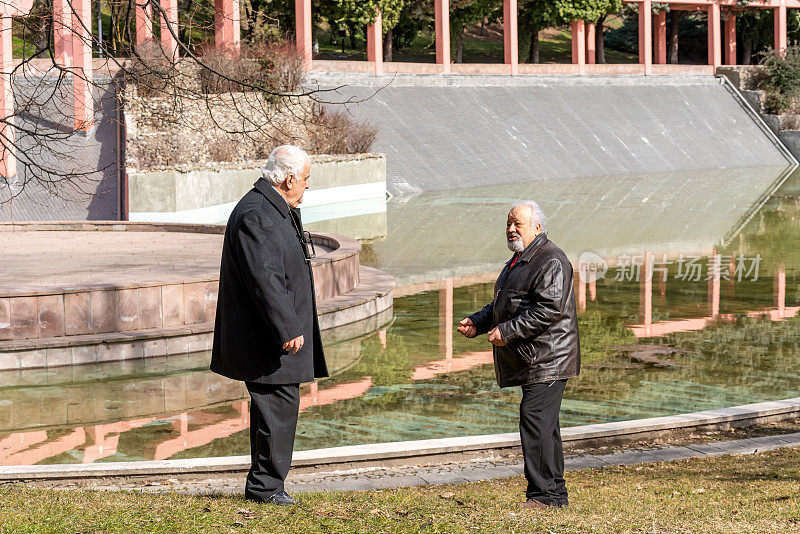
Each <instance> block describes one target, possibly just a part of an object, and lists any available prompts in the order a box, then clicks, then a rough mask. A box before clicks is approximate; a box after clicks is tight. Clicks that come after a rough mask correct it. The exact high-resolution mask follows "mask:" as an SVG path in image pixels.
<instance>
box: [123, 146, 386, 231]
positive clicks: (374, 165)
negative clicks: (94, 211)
mask: <svg viewBox="0 0 800 534" xmlns="http://www.w3.org/2000/svg"><path fill="white" fill-rule="evenodd" d="M312 162H313V163H312V167H311V182H310V185H311V188H310V189H309V190H308V191H307V192H306V194H305V197H304V200H303V204H302V205H301V210H300V211H301V213H302V217H303V223H304V225H305V226H306V227H307V228H308V229H309V230H314V231H319V232H332V231H333V230H337V231H339V232H341V233H343V234H344V235H348V236H350V237H354V238H365V239H368V238H376V237H381V236H384V235H386V157H385V156H384V155H382V154H361V155H354V156H314V157H312ZM264 163H265V162H264V161H252V162H248V163H247V164H246V165H235V164H219V165H214V166H211V167H207V168H191V167H177V168H174V169H165V170H155V171H136V172H131V173H130V174H129V175H128V202H129V213H128V218H129V220H131V221H148V222H181V223H195V224H224V223H225V222H226V221H227V220H228V216H229V215H230V212H231V210H232V209H233V208H234V206H235V205H236V203H237V202H238V201H239V199H240V198H241V197H242V196H243V195H244V194H245V193H246V192H247V191H249V190H250V189H251V188H252V187H253V183H254V182H255V181H256V180H258V178H259V177H260V176H261V166H262V165H264Z"/></svg>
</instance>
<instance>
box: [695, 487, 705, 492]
mask: <svg viewBox="0 0 800 534" xmlns="http://www.w3.org/2000/svg"><path fill="white" fill-rule="evenodd" d="M705 492H706V490H704V489H703V488H697V489H693V490H692V493H705Z"/></svg>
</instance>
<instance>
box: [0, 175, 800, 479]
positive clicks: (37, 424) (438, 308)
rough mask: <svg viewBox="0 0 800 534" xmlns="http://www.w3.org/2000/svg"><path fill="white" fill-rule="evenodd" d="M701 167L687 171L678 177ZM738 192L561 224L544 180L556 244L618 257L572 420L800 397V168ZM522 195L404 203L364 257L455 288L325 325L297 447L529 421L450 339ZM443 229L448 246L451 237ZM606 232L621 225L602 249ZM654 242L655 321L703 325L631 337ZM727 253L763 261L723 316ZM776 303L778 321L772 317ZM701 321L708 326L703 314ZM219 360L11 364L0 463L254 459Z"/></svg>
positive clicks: (473, 344)
mask: <svg viewBox="0 0 800 534" xmlns="http://www.w3.org/2000/svg"><path fill="white" fill-rule="evenodd" d="M737 172H739V173H740V174H737V175H736V176H733V177H731V178H730V180H727V182H726V183H728V184H729V185H730V184H734V185H735V184H736V183H737V182H736V180H738V179H739V178H738V177H739V176H740V175H742V176H746V173H744V174H742V173H743V171H741V170H738V171H737ZM759 173H761V174H759V176H767V177H768V176H772V179H773V180H775V179H777V178H778V176H779V174H780V173H779V172H778V171H777V170H773V174H772V175H769V173H766V171H764V170H759ZM693 176H694V179H696V180H699V179H701V178H702V176H700V175H693ZM691 178H692V177H691V176H690V177H689V178H687V177H686V176H681V177H680V180H682V182H681V183H683V182H685V181H686V180H690V179H691ZM766 182H768V180H766V181H765V183H766ZM534 187H538V188H542V187H545V186H544V185H542V184H533V185H531V188H534ZM547 187H553V185H552V184H548V185H547ZM664 189H665V190H669V188H668V187H664ZM731 189H733V186H731V187H730V188H724V189H721V190H720V192H719V196H721V197H725V196H726V195H727V197H726V198H727V201H726V202H722V201H720V200H719V199H717V200H716V201H715V202H717V203H718V205H719V206H727V208H726V210H727V211H725V212H724V213H717V212H715V211H714V210H713V209H711V208H708V209H707V210H706V211H703V210H702V209H699V208H698V207H697V204H696V203H697V199H692V200H691V202H690V203H695V204H693V205H692V207H691V209H689V208H687V202H689V201H683V200H681V199H676V198H672V197H670V198H668V199H665V198H658V197H655V198H654V197H653V195H650V196H649V197H648V202H650V203H651V205H656V206H657V207H658V208H657V209H656V210H655V211H652V210H650V211H648V210H644V211H643V210H642V209H641V204H642V202H641V199H634V200H631V199H630V198H628V197H625V195H623V197H625V198H628V201H627V202H628V204H626V203H625V202H621V201H620V199H619V198H616V199H614V201H613V205H605V206H604V205H603V203H602V202H601V201H598V200H597V199H595V198H593V197H591V196H590V195H585V197H586V201H585V202H586V203H587V204H586V205H581V206H574V209H575V210H577V211H579V212H580V213H577V214H575V215H573V223H574V224H565V223H564V219H565V218H566V216H564V217H562V218H561V222H558V220H557V218H556V215H557V214H558V213H559V212H560V210H559V209H556V208H555V207H554V205H552V204H553V202H555V201H554V200H552V199H549V200H548V197H547V192H546V191H545V190H539V191H538V192H537V194H538V198H540V199H542V198H544V200H543V201H542V205H543V206H545V209H546V212H548V213H550V214H551V215H550V217H551V230H550V236H551V238H552V239H553V240H554V242H556V244H559V245H562V246H563V248H564V249H565V251H566V252H567V254H568V255H569V256H570V258H571V259H577V257H578V256H579V255H580V253H581V252H583V251H586V250H591V251H594V252H596V253H598V254H600V255H601V256H602V257H603V258H605V259H607V260H608V263H609V264H610V265H611V267H610V269H609V271H608V273H607V274H606V276H605V277H604V278H602V279H600V280H598V281H597V283H596V291H595V299H594V300H592V298H591V294H590V289H589V288H588V287H587V288H586V302H585V309H584V310H583V311H581V313H580V316H579V329H580V334H581V345H582V354H583V369H582V372H581V376H580V377H579V378H576V379H573V380H570V381H569V383H568V386H567V389H566V393H565V399H564V403H563V409H562V414H561V422H562V425H563V426H571V425H581V424H587V423H595V422H604V421H615V420H623V419H634V418H641V417H651V416H659V415H668V414H676V413H684V412H692V411H699V410H705V409H711V408H720V407H726V406H733V405H739V404H746V403H750V402H759V401H765V400H774V399H782V398H790V397H797V396H800V373H798V372H797V369H798V368H800V344H799V342H798V340H800V336H799V335H798V334H800V318H799V316H798V315H796V312H797V308H796V307H797V306H800V278H798V272H799V271H798V268H799V267H800V196H799V195H798V193H800V178H797V177H791V178H789V180H788V181H786V182H785V183H784V184H783V185H782V187H781V188H780V189H779V190H778V192H777V193H776V194H774V195H769V196H768V197H763V195H761V194H755V193H751V194H749V196H748V195H743V196H735V195H737V194H739V193H737V192H736V191H732V190H731ZM761 189H762V190H766V189H768V187H766V186H763V187H762V188H761ZM559 191H561V190H560V189H559ZM762 192H763V191H762ZM529 193H531V192H530V191H524V192H522V193H520V196H521V195H523V194H525V195H526V196H528V194H529ZM513 194H514V191H509V190H502V191H500V193H499V194H498V196H497V197H496V198H493V197H491V196H488V195H489V194H488V192H485V191H484V192H483V193H481V194H480V195H478V194H477V192H476V191H457V192H448V193H437V194H436V195H435V196H428V197H425V196H422V197H420V198H418V199H412V200H406V201H404V204H394V205H390V209H389V214H388V215H389V218H388V220H389V233H390V236H389V238H388V240H387V242H384V243H375V244H373V245H371V246H370V247H368V248H367V250H366V253H365V257H367V258H369V259H370V261H371V263H372V264H374V265H378V266H380V267H382V268H384V269H386V270H389V271H390V272H391V271H392V270H393V268H392V265H393V262H396V264H397V265H398V267H397V268H396V272H395V274H396V275H397V276H398V279H399V281H400V285H401V286H407V285H408V284H411V283H415V282H419V281H421V280H423V279H426V277H427V279H428V280H430V281H434V282H436V283H440V284H442V289H434V290H429V291H422V292H416V293H414V294H410V295H409V296H405V297H400V298H396V299H395V304H394V310H393V313H392V314H391V315H390V316H387V317H385V318H383V320H382V321H381V322H383V323H385V324H383V325H378V326H377V328H376V327H374V326H373V327H369V328H366V331H364V329H361V331H360V330H359V328H358V327H354V328H351V329H349V330H347V331H340V332H338V333H329V334H328V335H327V340H326V347H327V352H328V356H329V360H330V361H331V362H332V365H331V367H332V368H333V369H334V370H335V374H334V376H332V377H331V378H329V379H326V380H323V381H320V383H319V391H318V392H317V393H316V404H315V403H314V401H313V399H312V393H311V391H310V387H309V386H308V385H305V386H303V388H302V390H301V393H302V394H303V395H304V403H305V404H304V405H303V412H302V413H301V416H300V422H299V426H298V433H297V441H296V449H298V450H299V449H312V448H322V447H330V446H339V445H351V444H359V443H370V442H385V441H397V440H415V439H427V438H436V437H447V436H461V435H473V434H490V433H499V432H513V431H515V430H516V429H517V424H518V411H517V410H518V403H519V398H520V393H519V388H509V389H504V390H501V389H499V388H498V387H497V385H496V383H495V379H494V369H493V366H492V365H491V364H490V363H486V362H488V361H489V360H487V357H486V354H485V353H486V351H488V350H490V346H489V344H488V342H487V341H486V338H485V336H484V337H482V338H479V339H474V340H468V339H464V338H462V337H461V336H459V335H458V334H457V333H454V334H453V336H452V338H451V341H450V342H449V343H448V340H447V336H446V334H447V332H448V323H450V322H451V321H452V323H451V324H450V328H452V331H453V332H454V331H455V324H456V323H457V322H458V321H459V320H460V319H461V318H462V317H464V316H465V315H467V314H469V313H472V312H473V311H475V310H476V309H478V308H480V307H481V306H483V305H484V304H485V303H486V302H487V301H488V299H490V298H491V292H492V284H491V283H485V282H484V283H475V282H474V280H475V279H474V278H469V277H470V276H472V275H479V274H482V273H486V272H487V271H488V270H489V268H492V270H496V269H499V267H500V265H501V264H502V262H503V261H504V260H505V259H506V258H507V256H508V253H507V251H505V250H504V246H505V245H504V242H503V230H504V227H503V224H504V217H502V218H500V220H496V219H497V217H498V215H497V214H498V213H502V212H503V211H504V210H505V209H507V206H508V202H507V201H508V200H509V198H510V197H511V196H512V195H513ZM530 196H533V195H532V194H531V195H530ZM481 197H482V200H480V201H479V200H476V199H479V198H481ZM764 200H766V203H765V204H763V201H764ZM548 203H550V204H551V205H550V209H549V210H548V209H547V204H548ZM762 204H763V205H762ZM590 205H591V206H594V207H593V208H592V209H599V210H601V211H602V214H603V217H602V218H596V223H595V225H594V226H592V227H591V228H589V227H587V226H583V228H585V229H586V232H583V233H582V232H581V231H580V230H581V228H582V227H581V226H580V225H578V223H577V222H575V221H577V219H575V217H579V216H580V217H582V218H584V219H585V218H587V217H589V215H590V214H587V210H588V209H589V208H588V207H587V206H590ZM447 206H449V207H447ZM465 206H466V207H465ZM481 206H485V208H482V207H481ZM598 206H599V208H598ZM633 207H635V209H636V213H635V214H634V213H633ZM707 207H708V206H707ZM501 208H502V209H501ZM734 208H735V209H734ZM448 210H450V211H448ZM408 212H411V213H413V214H415V215H414V217H415V220H423V215H420V214H422V213H426V214H427V215H426V216H425V217H427V219H425V220H423V222H424V224H423V223H420V224H423V227H425V226H426V225H427V230H425V228H423V229H422V230H420V229H417V230H416V231H415V232H416V233H415V237H416V239H417V241H418V243H419V246H418V247H417V248H416V249H407V251H406V253H405V254H402V257H401V258H399V259H397V258H398V256H397V254H398V251H397V249H398V247H397V246H391V245H392V239H393V238H392V233H393V231H394V233H395V234H407V233H408V231H409V229H408V224H407V219H405V218H404V217H407V216H408ZM561 213H566V212H563V211H562V212H561ZM598 213H599V212H598ZM670 214H672V215H671V216H670ZM612 215H615V216H613V217H612ZM648 217H652V218H654V219H656V220H660V221H669V222H670V225H669V226H668V227H662V228H661V233H660V234H659V228H658V227H657V226H655V227H653V228H650V229H649V230H647V231H645V230H644V229H643V226H645V225H646V224H647V220H649V219H647V218H648ZM720 218H722V219H724V221H723V222H722V223H721V222H720V221H719V220H717V219H720ZM589 219H591V217H589ZM476 220H477V221H478V223H480V224H477V226H474V229H473V230H472V231H471V232H470V233H469V234H465V233H464V232H459V229H460V228H465V227H470V228H473V227H472V226H470V225H473V224H474V223H475V221H476ZM581 220H583V219H581ZM425 221H427V222H425ZM447 221H449V224H448V223H447ZM704 221H707V223H705V222H704ZM723 223H724V224H723ZM581 224H584V225H586V224H589V223H581ZM603 224H606V225H609V226H608V228H607V229H606V230H605V231H604V230H603V228H602V227H600V228H597V227H595V226H602V225H603ZM395 225H396V226H395ZM393 228H394V230H393ZM425 231H427V232H435V233H436V237H435V238H432V239H429V240H426V235H428V234H426V233H425ZM586 233H592V234H596V235H597V236H598V237H597V238H596V239H597V240H598V241H597V243H596V244H595V245H594V246H591V247H589V246H587V237H586V235H585V234H586ZM442 234H444V235H445V236H446V235H450V236H451V239H450V240H446V239H444V240H442V239H440V238H441V235H442ZM603 235H608V236H609V240H608V241H607V242H605V243H604V242H603V241H602V236H603ZM659 235H661V236H662V238H663V239H662V240H661V241H659V240H658V236H659ZM626 236H627V237H626ZM412 237H413V236H412ZM412 237H406V239H412ZM453 241H455V243H453ZM459 244H460V247H459V246H458V245H459ZM591 244H592V242H591V241H589V245H591ZM445 245H446V246H445ZM644 250H647V251H650V252H652V253H653V254H654V255H655V257H656V258H657V259H659V258H661V256H662V255H663V254H665V253H666V254H668V255H669V258H672V260H674V263H673V264H671V265H669V266H668V269H667V275H666V281H663V282H662V281H661V279H660V278H659V277H658V276H657V277H656V278H655V279H654V280H653V282H652V309H651V319H652V323H653V325H654V326H653V328H661V329H666V330H669V328H668V326H669V325H673V326H674V325H684V326H686V325H689V324H690V323H688V322H687V321H688V320H695V324H694V326H691V327H692V328H695V329H694V330H690V331H680V332H671V333H664V334H663V335H658V336H653V335H651V336H649V337H646V336H644V335H642V336H640V337H637V336H636V335H635V332H637V331H638V329H639V327H638V326H637V325H641V324H642V323H643V322H644V319H645V316H644V313H645V311H646V310H645V307H644V302H645V298H644V296H643V289H642V284H641V283H640V282H637V281H636V280H624V279H623V280H617V279H615V272H617V271H618V269H617V266H618V265H619V257H620V255H623V254H625V253H630V254H631V255H635V254H638V253H640V252H641V251H644ZM714 253H716V254H720V255H721V256H722V257H723V258H724V260H723V264H725V265H727V258H726V257H728V256H734V257H737V256H740V255H741V257H742V258H744V259H745V260H748V261H749V260H750V259H751V258H755V257H759V258H760V260H759V263H758V269H757V271H753V272H751V273H749V275H748V276H742V279H741V280H736V276H733V278H734V279H733V280H726V279H725V277H724V276H722V277H721V278H722V279H721V280H720V283H719V289H718V292H717V294H718V299H719V310H718V314H717V315H715V316H714V317H712V312H713V306H712V304H711V302H710V301H713V299H710V295H711V296H712V297H713V294H714V292H715V291H714V289H713V284H711V285H709V282H708V281H707V280H706V279H705V275H706V274H707V272H708V258H709V256H711V255H713V254H714ZM681 254H684V255H686V256H687V257H688V256H690V255H695V256H698V257H699V259H698V260H697V261H696V263H698V264H699V265H701V267H702V275H703V276H701V279H699V280H695V281H688V280H683V279H679V278H678V274H679V273H678V268H679V265H678V264H677V259H678V258H679V257H680V255H681ZM448 265H449V266H450V267H448ZM432 273H433V275H432ZM781 273H783V274H781ZM756 275H757V279H756ZM446 277H455V282H454V285H455V288H454V289H453V290H452V310H453V312H452V316H448V314H447V313H446V310H447V309H448V305H447V304H448V303H447V302H446V301H447V298H448V292H447V291H446V290H445V289H444V284H443V283H442V280H443V279H444V278H446ZM781 279H784V280H785V291H784V293H785V300H784V303H783V306H784V313H785V315H786V318H779V317H777V315H776V314H777V306H776V305H777V304H778V302H777V301H776V299H777V298H778V297H779V296H780V292H779V285H780V283H779V280H781ZM403 291H413V290H410V289H404V290H403ZM765 313H766V314H769V313H772V315H773V317H771V318H770V317H764V316H759V315H763V314H765ZM703 318H707V320H706V321H705V322H702V321H703ZM698 320H699V321H701V323H699V324H700V325H699V326H698V324H697V321H698ZM665 325H667V326H665ZM654 347H655V348H654ZM659 348H661V349H660V350H659ZM665 349H670V350H665ZM208 359H209V356H208V354H205V353H203V354H190V355H182V356H171V357H169V358H159V359H153V360H148V361H143V362H124V363H110V364H105V365H91V366H82V367H74V368H63V369H54V370H36V371H27V372H21V373H2V374H0V464H4V463H5V464H9V463H63V462H83V461H124V460H139V459H153V458H159V459H160V458H188V457H205V456H221V455H233V454H248V453H249V437H248V432H247V428H246V418H243V417H242V410H246V404H245V405H244V406H242V401H243V400H244V399H246V393H245V391H244V389H243V387H242V385H241V384H240V383H237V382H233V381H229V380H226V379H223V378H221V377H218V376H216V375H214V374H212V373H210V372H208V371H207V370H206V369H207V365H208Z"/></svg>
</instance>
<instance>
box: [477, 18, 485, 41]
mask: <svg viewBox="0 0 800 534" xmlns="http://www.w3.org/2000/svg"><path fill="white" fill-rule="evenodd" d="M485 25H486V19H485V18H483V19H481V33H479V34H478V35H480V36H481V37H483V28H484V26H485Z"/></svg>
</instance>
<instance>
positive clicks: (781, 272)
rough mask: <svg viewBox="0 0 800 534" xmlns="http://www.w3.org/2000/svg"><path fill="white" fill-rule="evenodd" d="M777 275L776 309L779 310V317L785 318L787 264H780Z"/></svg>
mask: <svg viewBox="0 0 800 534" xmlns="http://www.w3.org/2000/svg"><path fill="white" fill-rule="evenodd" d="M775 274H776V276H775V282H774V284H775V294H774V301H775V307H776V308H778V317H784V316H785V315H786V264H784V263H781V264H779V265H778V272H777V273H775Z"/></svg>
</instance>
